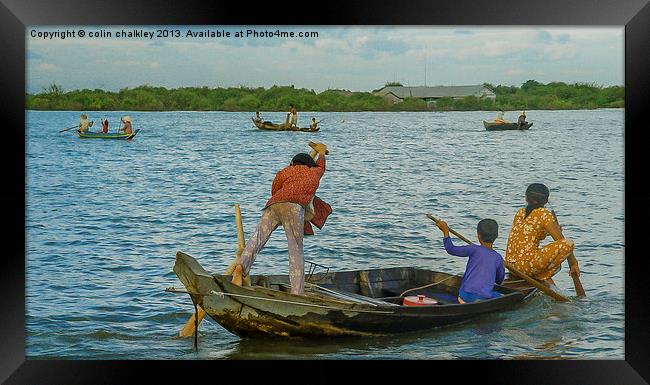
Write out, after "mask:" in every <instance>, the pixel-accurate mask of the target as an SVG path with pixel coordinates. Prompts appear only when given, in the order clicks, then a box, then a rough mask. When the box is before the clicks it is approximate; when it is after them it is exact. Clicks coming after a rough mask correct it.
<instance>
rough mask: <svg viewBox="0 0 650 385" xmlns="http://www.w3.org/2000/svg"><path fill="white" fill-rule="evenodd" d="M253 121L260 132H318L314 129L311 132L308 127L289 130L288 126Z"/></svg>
mask: <svg viewBox="0 0 650 385" xmlns="http://www.w3.org/2000/svg"><path fill="white" fill-rule="evenodd" d="M251 119H253V124H255V127H257V128H259V129H260V130H268V131H302V132H317V131H318V130H320V128H316V129H315V130H312V129H311V128H309V127H302V128H301V127H293V128H291V127H290V126H289V125H288V124H286V123H285V124H275V123H271V122H258V121H256V120H255V118H251Z"/></svg>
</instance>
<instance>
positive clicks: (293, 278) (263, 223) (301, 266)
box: [232, 143, 332, 295]
mask: <svg viewBox="0 0 650 385" xmlns="http://www.w3.org/2000/svg"><path fill="white" fill-rule="evenodd" d="M313 148H314V149H315V150H316V151H317V152H318V159H317V160H316V161H314V159H313V158H312V157H311V156H309V155H308V154H305V153H300V154H297V155H296V156H294V157H293V159H291V163H290V164H289V166H288V167H285V168H283V169H282V170H280V171H279V172H278V173H277V174H276V175H275V179H273V185H272V186H271V199H269V200H268V201H267V202H266V205H265V207H264V209H263V211H262V218H260V222H259V224H258V225H257V228H256V229H255V232H253V235H251V237H250V239H249V240H248V242H246V246H245V247H244V251H243V252H242V254H241V257H240V258H239V261H238V262H237V265H236V266H235V270H234V271H233V274H232V283H233V284H235V285H238V286H241V285H242V284H243V278H244V277H245V276H248V274H249V272H250V268H251V266H252V265H253V262H254V261H255V257H256V256H257V254H259V252H260V251H261V250H262V248H263V247H264V245H265V244H266V242H267V241H268V240H269V237H270V236H271V233H273V231H274V230H275V229H277V228H278V226H280V225H282V227H283V228H284V232H285V235H286V236H287V242H288V248H289V282H290V284H291V293H292V294H299V295H302V294H303V293H304V290H305V261H304V254H303V238H304V235H305V234H307V235H312V234H313V233H314V232H313V230H312V227H311V224H310V223H313V224H314V225H316V227H318V228H321V227H322V226H323V225H324V224H325V220H326V219H327V217H328V216H329V215H330V214H331V213H332V207H331V206H330V205H329V204H327V203H325V202H323V201H322V200H321V199H320V198H318V197H317V196H316V190H317V189H318V186H319V184H320V179H321V178H322V177H323V174H324V173H325V154H327V153H328V151H327V146H326V145H325V144H323V143H317V144H315V145H313ZM308 208H309V210H308V211H307V209H308Z"/></svg>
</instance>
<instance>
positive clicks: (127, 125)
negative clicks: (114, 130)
mask: <svg viewBox="0 0 650 385" xmlns="http://www.w3.org/2000/svg"><path fill="white" fill-rule="evenodd" d="M122 123H123V124H124V126H122V128H120V131H122V132H124V133H125V134H132V133H133V127H132V126H131V117H130V116H123V117H122Z"/></svg>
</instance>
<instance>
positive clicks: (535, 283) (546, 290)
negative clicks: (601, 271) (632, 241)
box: [427, 214, 569, 302]
mask: <svg viewBox="0 0 650 385" xmlns="http://www.w3.org/2000/svg"><path fill="white" fill-rule="evenodd" d="M427 217H428V218H429V219H431V220H432V221H434V222H435V223H438V221H440V219H438V218H436V217H434V216H433V215H431V214H427ZM449 232H450V233H452V234H454V235H455V236H457V237H458V238H459V239H461V240H463V241H464V242H467V243H468V244H470V245H471V244H472V243H473V242H472V241H470V240H469V239H467V238H465V237H464V236H462V235H461V234H459V233H458V232H456V231H455V230H453V229H451V228H450V229H449ZM504 266H505V267H506V268H507V269H508V270H510V272H512V273H513V274H515V275H516V276H518V277H520V278H522V279H523V280H524V281H526V282H528V283H529V284H530V285H531V286H533V287H535V288H537V289H539V290H540V291H541V292H543V293H544V294H546V295H548V296H549V297H551V298H553V299H555V300H556V301H560V302H566V301H568V300H569V299H568V298H567V297H565V296H563V295H561V294H559V293H557V292H555V291H553V290H551V289H550V288H548V287H547V286H545V285H543V284H542V283H540V282H539V281H537V280H536V279H533V278H531V277H529V276H528V275H526V274H524V273H522V272H521V271H519V270H517V269H516V268H515V267H514V266H512V265H510V264H508V263H504Z"/></svg>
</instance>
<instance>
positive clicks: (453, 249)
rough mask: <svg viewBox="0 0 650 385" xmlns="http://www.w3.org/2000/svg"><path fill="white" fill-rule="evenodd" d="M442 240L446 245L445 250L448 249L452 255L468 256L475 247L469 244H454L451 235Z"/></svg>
mask: <svg viewBox="0 0 650 385" xmlns="http://www.w3.org/2000/svg"><path fill="white" fill-rule="evenodd" d="M442 242H443V243H444V245H445V250H447V253H449V254H451V255H455V256H457V257H468V256H469V254H470V253H471V251H472V249H473V245H467V246H456V245H454V244H453V242H452V241H451V237H449V236H446V237H445V238H444V239H443V241H442Z"/></svg>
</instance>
